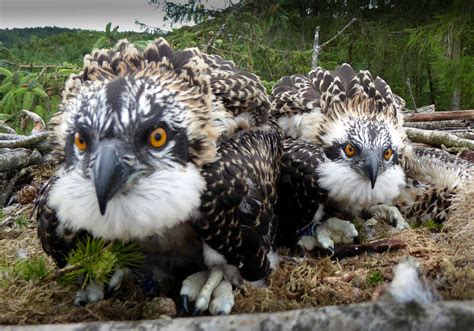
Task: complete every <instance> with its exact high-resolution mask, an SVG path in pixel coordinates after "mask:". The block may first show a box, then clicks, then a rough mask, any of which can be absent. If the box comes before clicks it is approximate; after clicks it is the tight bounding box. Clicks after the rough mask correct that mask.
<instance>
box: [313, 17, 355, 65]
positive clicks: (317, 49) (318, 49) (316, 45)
mask: <svg viewBox="0 0 474 331" xmlns="http://www.w3.org/2000/svg"><path fill="white" fill-rule="evenodd" d="M355 21H357V18H355V17H354V18H352V20H351V21H350V22H349V23H347V24H346V25H345V26H344V27H343V28H342V29H341V30H339V31H338V32H337V33H336V34H335V35H334V36H333V37H332V38H330V39H329V40H328V41H326V42H325V43H323V44H321V45H319V25H318V26H317V27H316V30H315V31H314V41H313V56H312V59H311V68H312V69H316V67H317V66H318V57H319V53H320V52H321V50H322V49H323V48H324V47H325V46H327V45H328V44H329V43H330V42H332V41H334V40H335V39H336V38H337V37H339V36H340V35H341V34H343V33H344V31H345V30H346V29H347V28H348V27H349V26H351V25H352V23H354V22H355Z"/></svg>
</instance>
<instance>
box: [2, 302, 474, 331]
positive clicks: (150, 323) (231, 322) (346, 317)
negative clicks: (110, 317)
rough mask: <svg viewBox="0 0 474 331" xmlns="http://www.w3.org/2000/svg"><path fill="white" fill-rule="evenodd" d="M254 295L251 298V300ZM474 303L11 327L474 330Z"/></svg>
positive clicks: (68, 329) (368, 304)
mask: <svg viewBox="0 0 474 331" xmlns="http://www.w3.org/2000/svg"><path fill="white" fill-rule="evenodd" d="M249 299H250V298H249ZM473 325H474V304H473V303H472V302H470V301H463V302H461V301H440V302H433V303H427V304H418V303H415V302H409V303H395V302H391V301H388V300H379V301H376V302H365V303H360V304H352V305H340V306H329V307H321V308H311V309H298V310H290V311H285V312H277V313H265V314H241V315H230V316H213V317H209V316H208V317H195V318H175V319H157V320H141V321H112V322H88V323H87V322H86V323H73V324H49V325H34V326H26V327H25V326H21V327H19V326H16V327H15V326H10V327H7V330H20V329H21V330H35V331H46V330H48V331H59V330H64V331H72V330H97V331H101V330H126V329H127V330H128V329H137V330H162V331H168V330H169V331H171V330H173V331H181V330H237V329H238V330H240V329H241V330H249V331H257V330H321V331H325V330H352V331H358V330H368V331H371V330H384V331H392V330H393V331H395V330H397V331H398V330H420V331H428V330H429V331H438V330H440V331H441V330H443V331H451V330H453V331H454V330H456V331H457V330H472V326H473Z"/></svg>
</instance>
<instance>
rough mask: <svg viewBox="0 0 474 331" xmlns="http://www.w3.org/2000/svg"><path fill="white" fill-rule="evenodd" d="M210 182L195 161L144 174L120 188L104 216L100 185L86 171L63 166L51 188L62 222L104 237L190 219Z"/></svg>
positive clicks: (131, 235) (150, 231) (148, 231)
mask: <svg viewBox="0 0 474 331" xmlns="http://www.w3.org/2000/svg"><path fill="white" fill-rule="evenodd" d="M204 188H205V181H204V179H203V177H202V176H201V174H200V172H199V170H198V169H197V168H196V167H195V166H194V165H191V164H187V165H186V166H182V165H176V166H175V168H173V169H164V170H159V171H156V172H155V173H153V174H152V175H150V176H148V177H146V178H143V179H139V180H138V181H137V182H136V183H134V184H133V185H131V187H130V189H129V190H128V191H126V192H121V193H118V194H117V195H116V196H115V197H114V198H112V199H111V200H110V201H109V202H108V204H107V210H106V213H105V215H103V216H102V215H101V214H100V211H99V205H98V202H97V196H96V191H95V188H94V184H93V183H92V181H91V180H90V179H88V178H85V177H84V176H82V174H81V172H80V171H78V170H74V171H71V172H66V171H63V173H62V174H61V175H60V178H59V179H58V180H57V181H56V183H55V184H54V186H53V187H52V189H51V192H50V199H49V202H50V204H51V207H53V208H55V209H56V212H57V215H58V217H59V220H60V222H62V223H64V224H66V225H67V226H68V227H70V228H72V230H79V229H85V230H87V231H90V232H91V233H92V234H93V235H94V236H97V237H101V238H104V239H121V240H124V241H128V240H131V239H138V238H144V237H147V236H150V235H160V234H162V233H163V232H164V231H165V230H166V229H169V228H172V227H174V226H175V225H177V224H179V223H180V222H185V221H187V220H190V219H191V218H192V216H193V215H194V213H196V212H197V209H198V207H199V205H200V203H201V200H200V196H201V193H202V191H203V190H204Z"/></svg>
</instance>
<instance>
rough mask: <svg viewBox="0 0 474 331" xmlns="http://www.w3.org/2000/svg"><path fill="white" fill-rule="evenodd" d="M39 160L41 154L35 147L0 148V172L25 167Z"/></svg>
mask: <svg viewBox="0 0 474 331" xmlns="http://www.w3.org/2000/svg"><path fill="white" fill-rule="evenodd" d="M0 143H1V141H0ZM40 161H41V154H40V152H38V151H37V150H36V149H35V150H31V149H26V148H15V149H0V172H4V171H11V170H16V169H19V168H22V167H27V166H29V165H32V164H37V163H39V162H40Z"/></svg>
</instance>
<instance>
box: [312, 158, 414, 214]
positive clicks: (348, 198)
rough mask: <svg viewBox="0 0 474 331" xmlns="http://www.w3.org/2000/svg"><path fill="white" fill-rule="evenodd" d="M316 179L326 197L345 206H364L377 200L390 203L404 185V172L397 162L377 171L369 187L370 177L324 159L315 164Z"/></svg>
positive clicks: (377, 202)
mask: <svg viewBox="0 0 474 331" xmlns="http://www.w3.org/2000/svg"><path fill="white" fill-rule="evenodd" d="M317 172H318V177H319V180H318V183H319V185H320V186H321V187H322V188H324V189H325V190H327V191H328V194H329V197H330V198H331V199H333V200H335V201H336V202H339V203H341V204H342V205H341V207H346V209H353V208H352V207H353V206H357V209H363V208H367V207H370V206H372V205H376V204H379V203H386V204H388V203H390V202H391V201H392V200H393V199H394V198H396V197H397V196H398V195H399V194H400V190H401V189H402V187H404V186H405V173H404V172H403V169H402V168H401V167H400V166H399V165H396V166H394V167H391V168H389V169H387V170H385V171H384V172H383V173H381V174H379V176H378V177H377V181H376V183H375V187H374V188H373V189H372V186H371V183H370V180H369V179H367V178H364V177H362V176H361V175H359V174H358V173H357V172H355V171H354V170H353V169H352V168H350V167H348V166H344V165H343V164H341V163H338V162H327V163H323V164H321V165H320V166H319V167H318V170H317Z"/></svg>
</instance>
